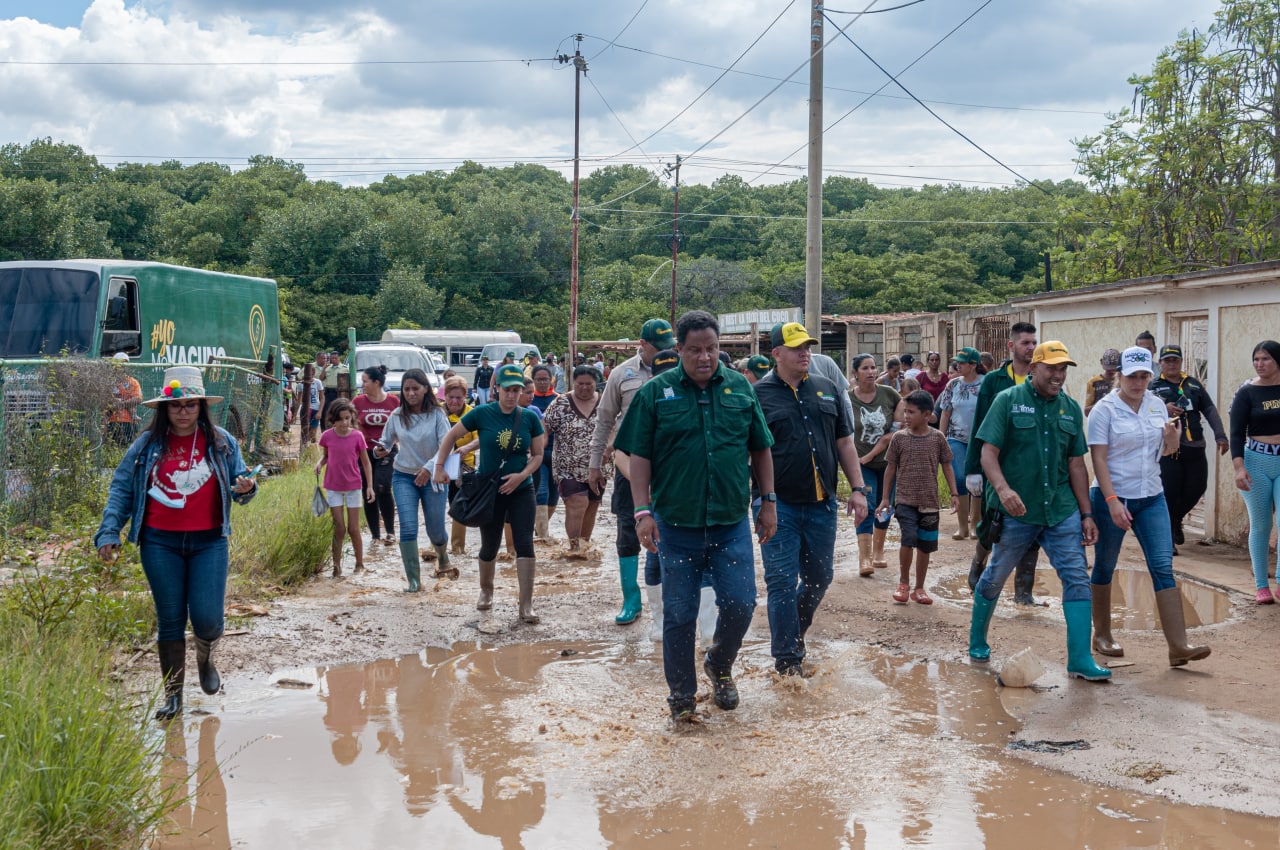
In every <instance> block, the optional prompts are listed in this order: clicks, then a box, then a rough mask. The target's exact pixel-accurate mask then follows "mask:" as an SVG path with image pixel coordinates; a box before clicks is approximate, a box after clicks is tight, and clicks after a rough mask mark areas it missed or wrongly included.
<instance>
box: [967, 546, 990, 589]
mask: <svg viewBox="0 0 1280 850" xmlns="http://www.w3.org/2000/svg"><path fill="white" fill-rule="evenodd" d="M990 557H991V550H990V549H988V548H987V547H986V546H983V545H982V543H981V542H978V543H976V544H974V550H973V560H972V561H970V562H969V592H970V593H973V592H974V591H975V589H976V588H977V587H978V579H980V578H982V571H983V570H985V569H986V568H987V559H988V558H990Z"/></svg>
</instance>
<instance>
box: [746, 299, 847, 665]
mask: <svg viewBox="0 0 1280 850" xmlns="http://www.w3.org/2000/svg"><path fill="white" fill-rule="evenodd" d="M770 342H771V343H772V345H773V357H774V359H775V360H776V361H777V366H776V367H775V368H774V370H773V372H772V373H771V374H768V375H766V376H765V377H764V378H762V379H761V380H760V381H759V382H757V383H756V384H755V391H756V398H758V399H759V400H760V408H761V409H762V410H763V411H764V418H765V422H767V423H768V425H769V431H770V433H772V434H773V448H772V449H771V450H770V451H771V453H772V456H773V483H774V487H775V488H776V489H777V494H778V502H777V512H778V530H777V533H776V534H774V536H773V537H772V539H770V540H769V542H767V543H765V544H763V545H762V546H761V547H760V554H761V555H762V556H763V558H764V581H765V585H766V586H767V587H768V589H769V599H768V610H769V632H770V634H771V652H772V654H773V664H774V668H775V669H776V670H777V671H778V673H779V674H780V675H783V676H800V675H803V668H802V662H803V661H804V656H805V643H804V635H805V632H806V631H807V630H808V629H809V626H810V625H812V623H813V616H814V614H815V613H816V612H817V610H818V605H819V604H820V603H821V602H822V597H823V596H824V595H825V594H826V592H827V588H828V587H829V586H830V585H831V579H832V577H833V575H834V571H833V565H832V564H833V561H834V558H835V548H836V527H837V524H838V521H839V513H838V510H839V508H838V505H837V503H836V487H837V485H838V479H839V472H838V470H839V469H843V470H844V474H845V477H846V478H847V479H848V480H849V484H850V486H851V487H852V488H853V492H852V494H851V495H850V496H849V502H848V505H847V508H846V513H849V514H854V515H855V516H856V520H855V521H856V522H862V520H863V519H865V518H866V516H867V495H866V493H867V489H868V488H866V487H865V485H864V484H863V481H862V466H861V465H860V464H859V463H858V452H857V449H856V448H855V447H854V444H853V436H852V435H853V418H852V417H851V416H849V415H848V414H847V413H846V412H845V409H844V405H842V404H841V403H840V400H839V398H837V396H836V386H835V384H833V383H832V382H831V381H828V380H827V379H826V378H823V377H821V376H818V375H814V374H810V371H809V363H810V351H809V347H810V346H811V345H816V344H817V343H818V340H816V339H814V338H813V337H811V336H809V332H808V331H807V330H805V327H804V325H802V324H800V323H799V322H788V323H787V324H785V325H779V326H777V327H776V328H775V329H774V331H773V333H772V335H771V339H770ZM753 359H754V358H753ZM762 359H766V358H762Z"/></svg>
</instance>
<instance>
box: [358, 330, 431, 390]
mask: <svg viewBox="0 0 1280 850" xmlns="http://www.w3.org/2000/svg"><path fill="white" fill-rule="evenodd" d="M373 366H386V367H387V380H386V383H384V384H383V389H385V390H386V391H387V392H389V393H398V392H400V379H401V378H403V377H404V373H405V372H407V371H409V370H410V369H421V370H422V371H424V372H426V373H427V381H428V382H429V383H430V384H431V386H432V387H433V388H437V389H438V388H439V387H440V386H441V385H442V384H443V383H444V380H443V379H442V378H441V377H440V375H439V374H437V372H436V369H437V368H440V371H444V369H443V367H440V366H439V361H437V360H435V358H433V357H432V356H431V352H429V351H426V350H424V349H421V348H419V347H418V346H416V345H411V344H409V343H405V342H357V343H356V374H355V375H353V376H352V378H351V386H352V388H353V390H354V391H355V392H359V388H360V375H359V373H360V372H363V371H364V370H365V369H368V368H371V367H373Z"/></svg>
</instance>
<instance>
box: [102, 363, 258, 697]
mask: <svg viewBox="0 0 1280 850" xmlns="http://www.w3.org/2000/svg"><path fill="white" fill-rule="evenodd" d="M218 401H222V397H221V396H208V395H205V392H204V376H203V375H202V374H201V372H200V370H199V369H198V368H196V367H195V366H174V367H172V368H169V369H166V370H165V373H164V391H163V394H162V395H161V396H159V397H158V398H153V399H151V400H150V401H144V402H142V403H143V404H144V405H145V406H147V407H150V408H153V409H155V411H156V413H155V415H154V416H152V418H151V425H150V426H149V427H148V428H147V430H146V431H145V432H143V434H142V435H141V436H140V437H138V438H137V439H136V440H134V441H133V444H132V445H131V446H129V449H128V451H126V452H125V455H124V459H123V460H121V461H120V465H119V466H118V467H116V472H115V475H114V476H113V477H112V479H111V487H110V489H109V491H108V493H107V507H106V509H105V510H104V511H103V512H102V523H101V524H100V525H99V526H98V531H97V533H96V534H94V536H93V545H94V546H95V547H96V548H97V550H98V557H99V558H101V559H102V560H103V561H104V562H106V563H110V562H112V561H114V560H115V559H116V556H117V554H118V553H119V550H120V531H121V529H122V528H124V524H125V523H126V522H128V523H129V536H128V539H129V542H131V543H138V549H139V555H140V556H141V559H142V570H143V572H144V573H145V574H146V576H147V584H148V585H149V586H150V587H151V597H152V599H153V601H154V602H155V607H156V652H157V654H158V655H159V656H160V672H161V674H162V675H163V676H164V694H165V700H164V703H163V704H162V705H161V707H160V709H159V710H158V711H157V712H156V719H157V720H169V719H171V718H173V717H175V716H177V715H178V714H179V713H180V712H181V711H182V686H183V682H184V678H185V671H186V659H187V640H186V634H187V619H188V617H189V618H190V620H191V631H192V633H193V634H194V635H195V644H196V663H197V665H198V667H199V670H200V687H201V689H203V690H204V692H205V693H206V694H216V693H217V692H218V691H219V690H220V689H221V687H222V680H221V678H220V677H219V675H218V668H217V667H215V666H214V663H213V649H214V646H215V645H216V644H217V642H218V639H219V638H221V637H222V629H223V603H224V601H225V599H226V593H227V569H228V555H227V538H228V537H229V536H230V534H231V503H232V502H233V501H234V502H236V503H237V504H241V505H243V504H245V503H246V502H248V501H249V500H250V499H251V498H253V496H254V494H255V493H256V492H257V485H256V484H255V483H254V481H253V478H252V477H250V475H249V473H248V472H247V471H246V469H245V466H244V460H243V458H241V457H240V445H239V444H238V443H237V442H236V439H235V437H233V436H231V435H230V434H229V433H227V432H226V431H224V430H223V429H221V428H219V427H217V426H216V425H214V424H213V420H211V419H210V418H209V403H210V402H218Z"/></svg>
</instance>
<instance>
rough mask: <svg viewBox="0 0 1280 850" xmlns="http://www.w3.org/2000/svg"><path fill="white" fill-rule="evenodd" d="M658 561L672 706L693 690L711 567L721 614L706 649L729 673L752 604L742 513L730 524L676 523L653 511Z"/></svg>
mask: <svg viewBox="0 0 1280 850" xmlns="http://www.w3.org/2000/svg"><path fill="white" fill-rule="evenodd" d="M654 520H655V521H656V522H657V525H658V557H659V559H660V560H661V561H662V605H663V619H662V666H663V670H664V671H665V673H666V677H667V688H668V689H669V690H670V691H671V696H670V697H668V699H667V701H668V702H669V703H671V704H672V705H676V704H688V703H692V702H693V699H694V698H695V697H696V696H697V695H698V676H697V668H696V660H695V658H694V645H695V640H694V635H695V632H696V630H697V619H698V603H699V601H700V599H701V595H702V592H701V588H702V578H703V574H704V573H707V572H710V574H711V586H712V587H714V588H715V590H716V605H717V607H719V609H720V619H719V621H718V622H717V623H716V635H715V639H714V641H713V642H712V644H711V649H709V650H707V658H708V660H710V662H711V666H712V667H713V668H715V669H716V671H718V672H720V671H723V672H728V671H729V670H730V669H731V668H732V667H733V662H734V660H735V659H737V657H738V650H739V649H741V648H742V638H743V636H745V635H746V633H747V628H748V627H749V626H750V625H751V615H752V613H753V612H754V611H755V608H756V575H755V572H756V571H755V552H754V549H753V546H752V540H751V524H750V523H749V522H748V521H747V518H746V517H743V518H742V521H741V522H738V523H734V524H733V525H711V526H707V527H706V528H679V527H677V526H674V525H670V524H669V523H666V522H664V521H663V520H662V518H661V517H659V516H655V517H654Z"/></svg>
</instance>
